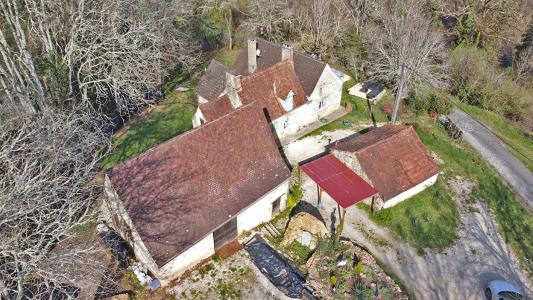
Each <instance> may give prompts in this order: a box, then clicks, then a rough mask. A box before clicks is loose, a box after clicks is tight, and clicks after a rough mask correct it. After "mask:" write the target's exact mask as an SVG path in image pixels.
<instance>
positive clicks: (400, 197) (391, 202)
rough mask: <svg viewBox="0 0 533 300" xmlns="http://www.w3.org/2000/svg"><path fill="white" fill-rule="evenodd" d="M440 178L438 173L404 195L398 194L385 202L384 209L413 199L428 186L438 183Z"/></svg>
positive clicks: (403, 193)
mask: <svg viewBox="0 0 533 300" xmlns="http://www.w3.org/2000/svg"><path fill="white" fill-rule="evenodd" d="M438 176H439V174H438V173H437V174H435V175H433V176H431V177H429V178H428V179H426V180H424V181H422V182H421V183H419V184H418V185H416V186H414V187H413V188H411V189H408V190H407V191H405V192H402V193H400V194H398V195H397V196H395V197H393V198H391V199H389V200H387V201H385V204H384V205H383V208H388V207H392V206H394V205H396V204H398V203H400V202H402V201H403V200H406V199H409V198H411V197H413V196H414V195H416V194H418V193H420V192H421V191H423V190H425V189H426V188H427V187H428V186H432V185H433V184H434V183H435V181H437V177H438Z"/></svg>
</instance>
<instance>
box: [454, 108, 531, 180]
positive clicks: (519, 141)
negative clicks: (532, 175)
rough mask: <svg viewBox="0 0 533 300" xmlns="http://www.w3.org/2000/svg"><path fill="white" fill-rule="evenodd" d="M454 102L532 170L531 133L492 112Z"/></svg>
mask: <svg viewBox="0 0 533 300" xmlns="http://www.w3.org/2000/svg"><path fill="white" fill-rule="evenodd" d="M454 104H455V105H456V106H457V107H458V108H459V109H461V110H463V111H464V112H466V113H468V114H470V115H471V116H473V117H474V118H476V119H477V120H478V121H480V122H481V123H483V124H484V125H485V126H487V127H489V128H490V129H491V130H492V132H493V133H494V134H495V135H496V136H498V138H500V139H501V140H502V141H503V142H504V144H505V145H506V146H507V149H509V151H510V152H511V154H513V155H514V156H515V157H516V158H518V159H519V160H520V161H522V162H523V163H524V165H525V166H526V167H527V168H528V169H529V171H531V172H533V135H529V134H527V133H525V132H524V131H522V130H521V129H520V128H519V127H518V126H516V125H514V124H512V123H511V122H510V121H509V120H507V119H505V118H504V117H502V116H500V115H497V114H495V113H493V112H490V111H487V110H484V109H481V108H479V107H476V106H472V105H468V104H465V103H462V102H459V101H454Z"/></svg>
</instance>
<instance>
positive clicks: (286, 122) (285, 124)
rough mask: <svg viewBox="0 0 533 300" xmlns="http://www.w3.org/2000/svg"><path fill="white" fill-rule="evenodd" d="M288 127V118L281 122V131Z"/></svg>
mask: <svg viewBox="0 0 533 300" xmlns="http://www.w3.org/2000/svg"><path fill="white" fill-rule="evenodd" d="M288 126H289V118H286V119H285V121H283V129H286V128H287V127H288Z"/></svg>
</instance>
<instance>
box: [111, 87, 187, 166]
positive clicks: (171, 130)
mask: <svg viewBox="0 0 533 300" xmlns="http://www.w3.org/2000/svg"><path fill="white" fill-rule="evenodd" d="M187 97H190V96H189V95H187ZM187 102H188V101H187ZM193 114H194V106H193V105H191V104H190V103H186V102H185V101H184V99H181V98H177V99H176V98H170V99H168V100H167V101H165V102H164V103H163V104H161V106H159V107H157V108H156V109H155V110H154V111H153V112H152V113H151V114H150V115H148V116H147V117H146V118H145V119H141V118H138V117H136V118H135V119H133V120H131V123H130V124H129V129H128V130H127V131H126V133H125V134H124V135H122V136H120V137H118V138H115V139H114V141H113V144H114V148H113V151H112V152H111V153H110V154H109V155H108V156H107V157H106V158H105V159H104V160H103V161H102V166H103V167H104V168H106V169H109V168H112V167H114V166H116V165H117V164H119V163H121V162H123V161H125V160H128V159H130V158H132V157H134V156H137V155H139V154H141V153H143V152H145V151H146V150H148V149H150V148H152V147H153V146H156V145H158V144H161V143H163V142H165V141H167V140H169V139H171V138H173V137H175V136H177V135H179V134H182V133H184V132H186V131H188V130H190V129H192V122H191V118H192V116H193Z"/></svg>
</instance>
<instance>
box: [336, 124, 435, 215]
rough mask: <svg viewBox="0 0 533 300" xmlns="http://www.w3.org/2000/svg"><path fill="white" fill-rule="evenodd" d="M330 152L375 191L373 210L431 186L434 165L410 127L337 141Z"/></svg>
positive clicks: (382, 129) (380, 129)
mask: <svg viewBox="0 0 533 300" xmlns="http://www.w3.org/2000/svg"><path fill="white" fill-rule="evenodd" d="M331 153H332V154H333V155H335V156H336V157H337V158H338V159H339V160H341V161H342V162H343V163H344V164H345V165H346V166H348V167H349V168H350V169H351V170H353V171H354V172H355V173H356V174H357V175H359V176H361V177H362V178H363V179H364V180H365V181H366V182H367V183H368V184H370V185H371V186H372V187H373V188H375V189H376V190H377V192H378V194H379V197H374V198H373V200H372V201H371V202H369V201H370V200H367V201H366V202H367V203H368V204H370V205H372V207H373V209H374V210H379V209H381V208H387V207H391V206H394V205H396V204H398V203H399V202H401V201H403V200H405V199H408V198H410V197H412V196H413V195H415V194H417V193H419V192H421V191H422V190H424V189H425V188H427V187H428V186H431V185H433V184H434V183H435V182H436V180H437V176H438V174H439V170H438V168H437V165H436V163H435V162H434V161H433V158H432V157H431V156H430V155H429V153H428V151H427V150H426V148H425V147H424V145H423V144H422V142H421V141H420V138H419V137H418V135H417V134H416V131H415V130H414V128H413V127H412V126H405V125H384V126H381V127H378V128H375V129H373V130H371V131H370V132H367V133H365V134H361V135H355V136H350V137H348V138H346V139H343V140H340V141H337V142H336V143H335V145H334V146H333V147H332V149H331Z"/></svg>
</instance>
